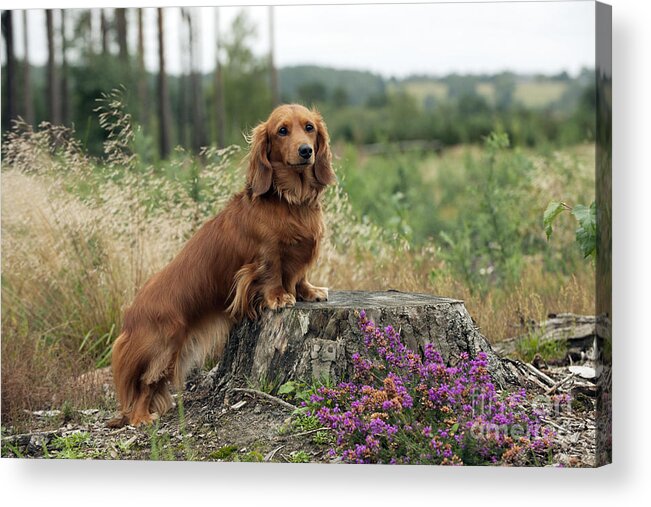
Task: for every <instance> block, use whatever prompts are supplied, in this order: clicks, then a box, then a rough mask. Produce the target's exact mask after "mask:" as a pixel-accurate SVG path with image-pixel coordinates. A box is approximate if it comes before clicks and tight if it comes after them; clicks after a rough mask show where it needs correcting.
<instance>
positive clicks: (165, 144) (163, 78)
mask: <svg viewBox="0 0 651 507" xmlns="http://www.w3.org/2000/svg"><path fill="white" fill-rule="evenodd" d="M158 68H159V70H158V114H159V118H158V121H159V132H160V138H159V150H160V156H161V158H167V156H168V155H169V153H170V151H171V144H170V123H171V116H172V114H171V112H170V108H171V105H170V94H169V90H168V85H167V74H166V73H165V72H166V71H165V30H164V17H163V9H162V8H158Z"/></svg>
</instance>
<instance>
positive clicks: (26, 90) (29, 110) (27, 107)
mask: <svg viewBox="0 0 651 507" xmlns="http://www.w3.org/2000/svg"><path fill="white" fill-rule="evenodd" d="M23 47H24V48H25V56H24V60H23V115H24V119H25V121H26V122H27V123H28V124H29V125H33V124H34V99H33V97H32V79H31V75H30V74H31V66H30V63H29V31H28V29H27V10H24V11H23Z"/></svg>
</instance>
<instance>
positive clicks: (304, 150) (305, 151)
mask: <svg viewBox="0 0 651 507" xmlns="http://www.w3.org/2000/svg"><path fill="white" fill-rule="evenodd" d="M298 154H299V155H300V156H301V157H303V158H304V159H308V158H310V157H311V156H312V147H311V146H310V145H309V144H301V145H300V146H299V147H298Z"/></svg>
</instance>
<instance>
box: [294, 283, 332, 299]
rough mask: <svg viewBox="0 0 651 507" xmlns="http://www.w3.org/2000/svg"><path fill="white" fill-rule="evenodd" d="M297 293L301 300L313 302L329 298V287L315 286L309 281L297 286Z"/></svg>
mask: <svg viewBox="0 0 651 507" xmlns="http://www.w3.org/2000/svg"><path fill="white" fill-rule="evenodd" d="M297 294H298V297H299V299H300V300H301V301H308V302H313V301H327V300H328V288H327V287H315V286H314V285H311V284H309V283H307V282H304V283H303V284H301V285H300V286H299V287H297Z"/></svg>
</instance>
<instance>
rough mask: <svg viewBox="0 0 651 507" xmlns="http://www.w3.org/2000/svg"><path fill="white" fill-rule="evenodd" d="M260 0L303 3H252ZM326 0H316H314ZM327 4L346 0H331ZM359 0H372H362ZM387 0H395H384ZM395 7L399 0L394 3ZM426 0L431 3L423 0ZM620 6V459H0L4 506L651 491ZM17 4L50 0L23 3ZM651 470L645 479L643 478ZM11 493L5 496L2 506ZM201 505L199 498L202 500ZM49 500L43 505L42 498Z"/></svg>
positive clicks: (642, 46) (516, 497)
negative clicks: (437, 462)
mask: <svg viewBox="0 0 651 507" xmlns="http://www.w3.org/2000/svg"><path fill="white" fill-rule="evenodd" d="M215 3H220V4H228V5H247V4H250V3H251V2H245V1H242V0H239V1H238V0H229V1H227V2H205V1H194V2H188V1H176V2H171V1H169V0H167V1H166V0H162V1H161V0H159V1H156V2H155V1H150V0H149V1H148V0H142V1H140V2H137V4H135V5H134V4H129V3H128V2H125V1H122V2H115V1H108V0H107V1H104V2H97V1H86V2H81V1H65V2H64V1H60V2H56V3H55V5H56V7H57V8H61V7H77V8H88V7H101V6H104V7H135V6H143V7H145V6H149V7H156V6H178V5H188V6H191V5H197V6H198V5H205V6H210V5H215ZM253 3H257V4H262V5H266V4H269V3H271V4H275V5H279V4H285V5H287V4H301V3H306V2H297V1H291V0H284V1H281V2H278V1H270V2H260V1H258V2H253ZM307 3H318V2H307ZM323 3H331V4H341V3H351V2H345V1H337V0H329V1H327V2H323ZM354 3H374V2H368V1H360V2H354ZM387 3H388V2H387ZM392 3H395V2H392ZM423 3H426V2H423ZM609 3H611V5H613V73H614V105H615V110H614V115H613V116H614V136H613V138H614V161H613V167H614V170H613V203H614V213H613V217H614V224H613V242H614V248H613V260H614V266H613V279H614V283H613V324H614V329H613V334H614V337H615V344H614V360H615V364H614V383H615V393H614V411H615V419H614V430H615V433H614V460H615V464H613V465H611V466H608V467H605V468H601V469H598V470H585V469H583V470H558V469H505V468H467V469H449V468H443V467H413V466H412V467H398V466H375V467H373V466H360V465H350V466H346V465H339V466H332V465H278V464H248V463H241V464H238V463H229V464H219V463H208V464H202V463H148V462H137V463H133V462H117V463H116V462H82V461H76V462H65V461H57V462H53V461H37V460H34V461H30V460H8V459H3V460H1V461H0V483H1V484H2V487H1V489H0V501H2V502H3V504H4V505H31V504H34V505H41V504H42V505H47V506H48V507H50V506H57V505H65V506H70V505H92V506H99V505H107V506H113V507H114V506H116V505H123V504H126V505H131V504H135V503H139V504H146V505H155V504H158V505H188V504H190V503H192V504H194V505H196V504H197V503H198V502H199V503H201V504H203V505H229V504H232V503H236V504H237V505H240V504H241V505H256V506H257V505H264V506H272V505H293V504H299V503H300V504H303V505H308V506H313V505H328V506H332V505H349V504H351V505H352V504H356V505H359V506H366V505H388V504H394V505H411V504H412V502H419V503H421V502H422V503H423V504H424V505H454V506H456V505H459V506H464V505H476V506H481V507H483V506H489V505H500V506H504V505H511V504H517V505H526V506H538V505H541V506H545V507H549V506H565V505H572V504H575V503H576V504H579V503H580V504H582V505H604V504H618V505H629V504H639V502H637V501H636V500H637V499H638V498H642V499H643V498H647V499H648V498H649V497H650V496H651V495H649V490H650V488H649V484H650V483H651V481H649V479H648V477H649V466H648V462H649V459H650V458H651V453H650V452H649V450H650V448H649V435H648V432H647V428H648V422H649V421H650V419H649V410H648V408H647V407H648V404H649V394H648V390H647V386H648V385H649V384H651V379H650V378H649V375H648V372H649V367H648V363H649V360H650V359H651V354H650V352H651V351H650V350H649V341H650V340H651V336H649V333H648V328H649V325H648V320H647V319H648V316H649V304H650V303H651V301H650V298H649V297H648V292H649V285H650V284H649V282H650V281H651V280H650V277H649V271H650V266H651V263H650V262H649V258H650V257H651V256H650V255H649V246H650V245H649V232H650V227H649V213H648V209H649V205H648V203H649V200H650V196H649V189H650V188H651V185H650V184H649V183H650V181H649V173H650V171H649V168H651V160H650V157H649V152H650V146H649V144H650V143H649V133H650V132H651V129H649V118H650V114H651V108H650V107H649V105H650V104H649V94H648V90H649V83H650V82H651V79H650V78H649V65H648V48H650V47H651V40H650V39H651V36H650V33H651V31H650V30H649V24H648V21H649V17H648V12H649V10H648V5H649V4H648V2H639V1H633V0H611V2H609ZM11 7H15V8H26V7H27V8H43V7H49V8H52V7H53V3H52V2H45V1H31V0H24V1H23V2H20V4H16V3H14V4H13V5H11ZM645 477H646V479H645ZM7 501H9V503H6V502H7ZM197 501H198V502H197ZM41 502H42V503H41Z"/></svg>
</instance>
